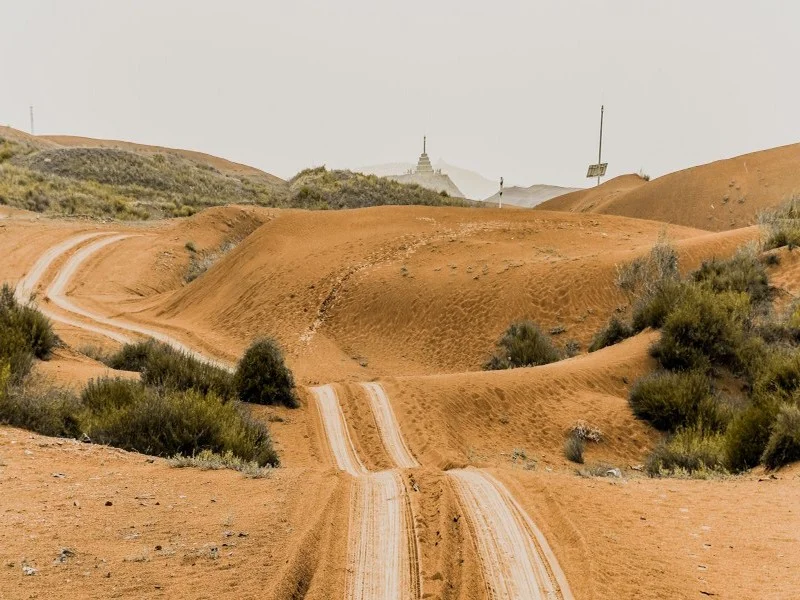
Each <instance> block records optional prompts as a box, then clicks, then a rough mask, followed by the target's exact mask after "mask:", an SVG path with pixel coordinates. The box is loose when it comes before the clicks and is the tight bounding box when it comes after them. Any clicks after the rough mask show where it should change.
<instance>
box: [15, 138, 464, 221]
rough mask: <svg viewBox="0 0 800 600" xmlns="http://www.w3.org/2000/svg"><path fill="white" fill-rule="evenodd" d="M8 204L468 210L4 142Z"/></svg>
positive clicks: (106, 210)
mask: <svg viewBox="0 0 800 600" xmlns="http://www.w3.org/2000/svg"><path fill="white" fill-rule="evenodd" d="M0 204H5V205H9V206H13V207H16V208H22V209H26V210H31V211H35V212H41V213H51V214H58V215H71V216H85V217H94V218H113V219H122V220H132V219H133V220H140V219H149V218H162V217H184V216H190V215H192V214H194V213H195V212H197V211H199V210H202V209H203V208H207V207H209V206H219V205H223V204H256V205H259V206H272V207H279V208H289V207H298V208H310V209H319V208H326V209H328V208H358V207H365V206H376V205H382V204H426V205H431V206H442V205H453V206H465V205H468V204H471V203H468V202H467V201H464V200H461V199H454V198H448V197H446V196H442V195H440V194H438V193H436V192H434V191H431V190H427V189H425V188H421V187H419V186H416V185H405V184H400V183H397V182H394V181H390V180H388V179H382V178H378V177H375V176H372V175H362V174H360V173H352V172H350V171H328V170H326V169H325V168H324V167H320V168H316V169H308V170H305V171H302V172H301V173H298V175H296V176H295V177H294V178H293V179H292V180H291V182H288V183H287V182H283V181H280V180H279V179H277V178H273V177H271V176H268V175H266V174H263V175H258V174H257V173H255V172H254V173H252V174H243V173H239V172H235V173H231V172H225V173H223V172H221V171H219V170H218V169H216V168H214V167H213V166H211V165H209V164H207V163H204V162H201V161H195V160H191V159H190V158H187V157H186V156H184V155H181V154H177V153H172V152H169V151H166V150H165V151H164V152H137V151H132V150H124V149H117V148H80V147H56V148H52V147H49V146H47V145H43V144H39V145H37V144H36V143H35V142H34V141H30V142H25V141H21V140H12V139H3V138H0Z"/></svg>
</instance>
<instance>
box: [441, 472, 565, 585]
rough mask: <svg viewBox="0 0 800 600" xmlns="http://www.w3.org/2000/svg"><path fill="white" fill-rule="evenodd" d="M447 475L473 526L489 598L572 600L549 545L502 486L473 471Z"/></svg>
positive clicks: (485, 474)
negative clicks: (453, 484)
mask: <svg viewBox="0 0 800 600" xmlns="http://www.w3.org/2000/svg"><path fill="white" fill-rule="evenodd" d="M448 475H450V476H451V477H452V478H453V481H454V482H455V485H456V489H457V490H458V493H459V496H460V497H461V501H462V504H463V507H464V510H465V511H466V513H467V516H468V519H469V521H470V525H471V526H472V529H473V532H474V535H475V540H476V542H477V546H478V553H479V555H480V557H481V561H482V562H483V567H484V575H485V578H486V585H487V587H488V592H489V597H490V598H493V599H497V600H523V599H526V600H532V599H556V598H557V599H563V600H572V592H570V589H569V586H568V585H567V582H566V578H565V577H564V574H563V573H562V572H561V568H560V567H559V566H558V562H557V561H556V560H555V556H553V553H552V551H551V550H550V547H549V546H548V545H547V541H546V540H545V539H544V536H543V535H542V534H541V533H540V532H539V530H538V528H537V527H536V526H535V525H534V524H533V521H531V519H530V517H528V515H527V514H526V513H525V512H524V511H523V510H522V508H521V507H520V506H519V504H518V503H517V502H516V501H515V500H514V498H513V497H512V496H511V494H510V493H509V492H508V490H507V489H506V488H505V486H504V485H503V484H502V483H500V482H499V481H497V480H496V479H495V478H494V477H492V476H491V475H489V474H487V473H484V472H481V471H478V470H473V469H456V470H452V471H448Z"/></svg>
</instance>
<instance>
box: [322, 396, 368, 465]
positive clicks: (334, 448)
mask: <svg viewBox="0 0 800 600" xmlns="http://www.w3.org/2000/svg"><path fill="white" fill-rule="evenodd" d="M311 392H312V393H313V394H314V397H315V398H316V400H317V408H318V409H319V415H320V418H321V419H322V424H323V427H324V428H325V437H327V439H328V446H329V447H330V449H331V453H332V454H333V458H334V461H335V462H336V466H337V467H338V468H339V469H340V470H342V471H344V472H345V473H350V475H353V476H354V477H358V476H359V475H363V474H364V473H366V472H367V469H366V468H365V467H364V465H363V464H362V463H361V460H360V459H359V458H358V454H357V453H356V451H355V448H353V441H352V440H351V439H350V433H349V432H348V431H347V424H346V423H345V420H344V414H343V413H342V407H341V406H340V404H339V398H338V397H337V396H336V390H334V389H333V386H332V385H321V386H319V387H314V388H311Z"/></svg>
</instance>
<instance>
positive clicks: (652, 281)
mask: <svg viewBox="0 0 800 600" xmlns="http://www.w3.org/2000/svg"><path fill="white" fill-rule="evenodd" d="M678 278H679V273H678V253H677V252H676V251H675V249H674V248H673V247H672V246H671V245H670V244H669V243H668V242H667V241H666V240H665V239H663V238H661V239H659V241H658V242H657V243H656V244H655V245H654V246H653V247H652V248H651V249H650V252H649V253H648V254H647V255H645V256H640V257H638V258H636V259H634V260H632V261H630V262H628V263H625V264H623V265H619V266H618V267H617V278H616V284H617V287H618V288H620V289H621V290H622V291H624V292H625V293H626V294H628V295H629V296H633V295H636V294H640V295H650V293H651V292H652V290H653V289H654V288H655V287H656V286H658V285H660V284H661V283H663V282H665V281H677V280H678Z"/></svg>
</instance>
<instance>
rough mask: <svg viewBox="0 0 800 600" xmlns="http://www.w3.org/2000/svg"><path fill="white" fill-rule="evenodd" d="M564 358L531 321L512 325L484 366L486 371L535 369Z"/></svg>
mask: <svg viewBox="0 0 800 600" xmlns="http://www.w3.org/2000/svg"><path fill="white" fill-rule="evenodd" d="M562 358H564V356H563V354H562V353H561V351H560V350H559V349H558V348H556V346H555V345H554V344H553V341H552V340H551V339H550V336H548V335H547V334H546V333H544V332H543V331H542V330H541V329H540V328H539V326H538V325H536V324H535V323H533V322H532V321H517V322H515V323H512V324H511V325H510V326H509V327H508V329H507V330H506V331H505V333H503V336H502V337H501V338H500V340H498V342H497V350H496V351H495V353H494V354H493V355H492V356H491V358H489V360H488V361H487V362H486V363H485V364H484V367H483V368H484V369H486V370H500V369H516V368H518V367H535V366H538V365H546V364H548V363H552V362H556V361H558V360H561V359H562Z"/></svg>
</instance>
